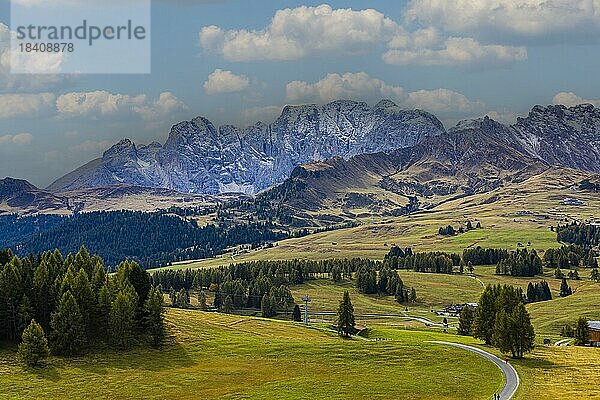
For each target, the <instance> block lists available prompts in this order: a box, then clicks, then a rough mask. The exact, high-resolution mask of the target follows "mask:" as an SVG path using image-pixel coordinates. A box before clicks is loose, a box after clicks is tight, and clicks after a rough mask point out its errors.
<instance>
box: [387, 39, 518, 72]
mask: <svg viewBox="0 0 600 400" xmlns="http://www.w3.org/2000/svg"><path fill="white" fill-rule="evenodd" d="M428 31H429V32H431V31H430V30H428ZM423 40H427V42H426V44H427V46H424V45H423V44H422V41H423ZM390 47H391V49H390V50H389V51H387V52H386V53H385V54H384V55H383V60H384V61H385V62H386V63H388V64H396V65H406V64H419V65H471V66H479V67H487V66H492V67H505V66H510V65H512V64H514V63H515V62H517V61H522V60H526V59H527V49H526V48H524V47H513V46H502V45H482V44H481V43H479V42H478V41H476V40H474V39H471V38H460V37H450V38H448V39H445V40H442V41H440V39H439V36H438V35H437V34H435V35H433V34H432V36H430V37H424V38H419V37H417V38H410V39H401V38H395V39H394V41H392V42H391V43H390Z"/></svg>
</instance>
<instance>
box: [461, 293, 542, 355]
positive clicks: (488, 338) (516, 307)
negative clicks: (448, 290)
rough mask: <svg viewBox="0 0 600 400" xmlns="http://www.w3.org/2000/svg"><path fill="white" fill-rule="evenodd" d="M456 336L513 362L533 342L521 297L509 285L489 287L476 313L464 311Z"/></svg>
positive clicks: (528, 349)
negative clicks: (488, 347)
mask: <svg viewBox="0 0 600 400" xmlns="http://www.w3.org/2000/svg"><path fill="white" fill-rule="evenodd" d="M458 333H459V334H461V335H472V336H473V337H475V338H477V339H480V340H483V341H485V343H486V344H488V345H493V346H495V347H496V348H498V349H499V350H500V351H501V352H503V353H506V354H511V355H512V357H513V358H523V355H524V353H526V352H529V351H531V350H532V349H533V346H534V339H535V332H534V329H533V325H532V324H531V319H530V317H529V313H528V312H527V310H526V309H525V305H524V303H523V293H522V291H521V290H520V289H515V288H514V287H513V286H508V285H504V286H501V285H495V286H492V285H488V286H487V287H486V288H485V290H484V291H483V293H482V295H481V298H480V299H479V303H478V307H477V308H476V309H475V311H473V310H471V309H470V308H469V307H465V308H464V310H463V311H462V312H461V315H460V319H459V329H458Z"/></svg>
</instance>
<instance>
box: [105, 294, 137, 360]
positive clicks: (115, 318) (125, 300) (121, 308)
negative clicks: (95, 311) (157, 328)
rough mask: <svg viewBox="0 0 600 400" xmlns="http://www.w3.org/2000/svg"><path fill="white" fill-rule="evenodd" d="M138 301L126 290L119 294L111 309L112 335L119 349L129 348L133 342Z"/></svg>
mask: <svg viewBox="0 0 600 400" xmlns="http://www.w3.org/2000/svg"><path fill="white" fill-rule="evenodd" d="M136 300H137V299H134V298H133V297H132V296H131V295H130V294H129V293H128V292H127V291H126V290H121V291H119V293H117V297H116V298H115V301H114V302H113V304H112V307H111V309H110V335H111V340H112V342H113V343H114V344H115V345H116V346H117V347H119V348H122V349H124V348H127V347H129V346H130V345H131V343H132V341H133V331H134V327H135V305H136Z"/></svg>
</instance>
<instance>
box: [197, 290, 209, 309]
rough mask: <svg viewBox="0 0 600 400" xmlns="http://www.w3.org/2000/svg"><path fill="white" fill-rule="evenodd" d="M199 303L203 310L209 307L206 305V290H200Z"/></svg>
mask: <svg viewBox="0 0 600 400" xmlns="http://www.w3.org/2000/svg"><path fill="white" fill-rule="evenodd" d="M198 305H199V306H200V309H202V310H206V309H207V308H208V306H207V305H206V293H204V290H200V292H199V293H198Z"/></svg>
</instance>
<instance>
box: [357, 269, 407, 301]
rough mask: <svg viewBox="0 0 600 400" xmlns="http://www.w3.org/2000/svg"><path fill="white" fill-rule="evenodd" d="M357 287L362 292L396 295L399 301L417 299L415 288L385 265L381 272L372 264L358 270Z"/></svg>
mask: <svg viewBox="0 0 600 400" xmlns="http://www.w3.org/2000/svg"><path fill="white" fill-rule="evenodd" d="M356 287H357V289H358V290H359V292H361V293H365V294H376V293H379V294H382V295H386V296H394V298H395V299H396V301H397V302H398V303H408V302H411V303H414V302H416V301H417V292H416V290H415V288H414V287H413V288H409V287H407V286H405V285H404V282H403V281H402V279H401V278H400V276H399V275H398V272H397V271H396V270H392V269H390V268H389V267H388V266H387V265H384V266H383V267H382V268H381V270H379V273H377V271H376V270H375V268H373V267H372V266H364V267H362V268H360V269H359V270H358V271H357V272H356Z"/></svg>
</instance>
